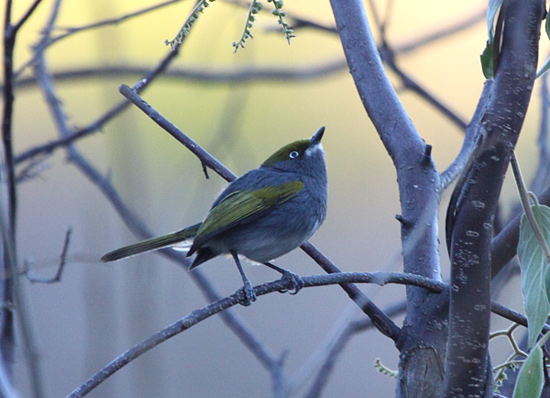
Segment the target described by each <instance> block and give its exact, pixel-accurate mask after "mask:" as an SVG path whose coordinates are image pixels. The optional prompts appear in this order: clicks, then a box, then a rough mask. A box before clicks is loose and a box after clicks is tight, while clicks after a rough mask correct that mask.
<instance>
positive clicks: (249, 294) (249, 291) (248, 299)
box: [241, 281, 256, 307]
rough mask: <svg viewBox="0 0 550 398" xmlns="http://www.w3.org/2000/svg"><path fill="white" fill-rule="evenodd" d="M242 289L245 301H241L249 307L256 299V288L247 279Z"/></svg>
mask: <svg viewBox="0 0 550 398" xmlns="http://www.w3.org/2000/svg"><path fill="white" fill-rule="evenodd" d="M242 290H243V293H244V301H243V302H242V303H241V305H244V306H245V307H248V306H249V305H250V304H252V302H253V301H256V292H255V291H254V288H253V287H252V285H251V284H250V282H249V281H246V282H245V283H244V286H243V289H242Z"/></svg>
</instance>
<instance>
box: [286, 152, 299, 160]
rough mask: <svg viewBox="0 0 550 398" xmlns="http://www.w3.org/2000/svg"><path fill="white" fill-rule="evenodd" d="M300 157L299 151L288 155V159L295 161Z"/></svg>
mask: <svg viewBox="0 0 550 398" xmlns="http://www.w3.org/2000/svg"><path fill="white" fill-rule="evenodd" d="M298 156H300V153H299V152H298V151H292V152H290V153H289V154H288V157H289V158H291V159H295V158H297V157H298Z"/></svg>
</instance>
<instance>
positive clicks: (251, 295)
mask: <svg viewBox="0 0 550 398" xmlns="http://www.w3.org/2000/svg"><path fill="white" fill-rule="evenodd" d="M231 255H232V256H233V259H234V260H235V264H237V268H238V269H239V273H240V274H241V278H243V283H244V286H243V292H244V297H245V301H244V302H243V303H242V305H244V306H249V305H250V304H252V302H253V301H256V292H255V291H254V288H253V287H252V284H251V283H250V281H249V280H248V278H247V277H246V275H245V273H244V271H243V267H242V266H241V262H240V261H239V256H238V254H237V252H236V251H234V250H231Z"/></svg>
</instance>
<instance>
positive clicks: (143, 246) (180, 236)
mask: <svg viewBox="0 0 550 398" xmlns="http://www.w3.org/2000/svg"><path fill="white" fill-rule="evenodd" d="M200 225H201V224H200V223H198V224H195V225H192V226H190V227H187V228H184V229H182V230H180V231H177V232H174V233H171V234H168V235H164V236H159V237H157V238H151V239H147V240H144V241H143V242H139V243H135V244H133V245H129V246H124V247H121V248H120V249H116V250H113V251H112V252H109V253H107V254H105V255H104V256H103V257H101V261H103V262H108V261H116V260H120V259H122V258H126V257H130V256H135V255H136V254H140V253H145V252H149V251H152V250H158V249H162V248H165V247H169V246H174V245H176V244H178V243H182V242H185V241H186V240H190V239H191V238H193V237H194V236H195V235H196V234H197V231H198V229H199V227H200Z"/></svg>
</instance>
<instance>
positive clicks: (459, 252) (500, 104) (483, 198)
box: [445, 0, 544, 397]
mask: <svg viewBox="0 0 550 398" xmlns="http://www.w3.org/2000/svg"><path fill="white" fill-rule="evenodd" d="M543 11H544V2H543V1H541V0H531V1H529V2H528V4H527V2H524V1H518V0H515V1H507V2H506V1H505V2H504V5H503V9H502V11H501V12H502V13H504V14H503V15H504V18H505V20H504V31H503V38H502V43H503V44H502V53H501V54H502V55H501V59H500V63H499V67H498V70H497V72H496V76H495V82H494V84H493V87H492V91H493V93H492V95H491V99H490V101H489V102H488V105H487V109H486V112H485V115H484V117H483V118H482V126H483V128H484V130H485V133H486V138H485V140H484V141H483V142H480V143H479V146H478V148H477V149H476V151H475V154H474V156H475V158H474V159H475V161H474V163H473V164H472V167H471V168H470V169H469V170H467V173H468V174H467V175H468V176H467V178H466V179H465V182H464V184H463V185H458V186H457V189H458V190H460V191H459V192H460V193H459V194H458V195H455V196H456V197H458V201H457V203H456V208H454V209H451V211H453V215H454V219H453V226H452V238H451V282H450V284H451V286H452V288H451V290H450V318H449V341H448V351H447V357H446V362H445V394H446V395H445V396H447V397H456V396H458V395H461V396H480V397H482V396H487V395H488V394H492V374H491V373H490V371H488V369H489V365H490V361H489V353H488V339H489V315H490V300H491V296H490V280H491V258H490V249H491V238H492V225H493V220H494V217H495V213H496V209H497V205H498V198H499V195H500V190H501V188H502V181H503V179H504V174H505V172H506V169H507V167H508V163H509V160H510V156H511V153H512V150H513V148H514V146H515V143H516V141H517V139H518V136H519V133H520V130H521V127H522V124H523V120H524V117H525V113H526V111H527V106H528V104H529V100H530V97H531V91H532V86H533V83H534V77H535V72H536V65H537V57H538V39H539V33H540V23H541V19H542V15H543ZM498 40H500V38H498V39H497V41H498Z"/></svg>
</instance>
